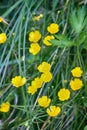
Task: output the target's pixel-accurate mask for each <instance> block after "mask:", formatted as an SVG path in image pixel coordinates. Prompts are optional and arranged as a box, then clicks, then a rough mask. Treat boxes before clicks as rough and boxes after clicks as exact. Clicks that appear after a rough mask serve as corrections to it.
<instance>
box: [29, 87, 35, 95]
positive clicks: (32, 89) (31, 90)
mask: <svg viewBox="0 0 87 130" xmlns="http://www.w3.org/2000/svg"><path fill="white" fill-rule="evenodd" d="M27 92H28V93H29V94H32V95H33V94H35V93H36V92H37V87H36V86H28V91H27Z"/></svg>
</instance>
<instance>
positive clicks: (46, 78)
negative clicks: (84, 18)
mask: <svg viewBox="0 0 87 130" xmlns="http://www.w3.org/2000/svg"><path fill="white" fill-rule="evenodd" d="M41 79H42V80H43V82H45V83H46V82H50V81H51V79H52V73H51V72H47V73H43V74H42V75H41Z"/></svg>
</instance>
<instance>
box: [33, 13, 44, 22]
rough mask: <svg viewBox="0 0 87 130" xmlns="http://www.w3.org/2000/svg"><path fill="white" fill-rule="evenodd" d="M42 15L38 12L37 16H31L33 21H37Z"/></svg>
mask: <svg viewBox="0 0 87 130" xmlns="http://www.w3.org/2000/svg"><path fill="white" fill-rule="evenodd" d="M42 17H43V14H40V15H38V16H34V17H33V20H34V21H39V20H40V19H41V18H42Z"/></svg>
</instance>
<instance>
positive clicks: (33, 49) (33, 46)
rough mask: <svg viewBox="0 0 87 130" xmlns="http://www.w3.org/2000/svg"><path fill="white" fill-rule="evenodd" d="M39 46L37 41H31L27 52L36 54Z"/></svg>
mask: <svg viewBox="0 0 87 130" xmlns="http://www.w3.org/2000/svg"><path fill="white" fill-rule="evenodd" d="M40 48H41V47H40V46H39V44H38V43H32V44H31V45H30V48H29V52H30V53H32V54H33V55H36V54H37V53H38V52H39V51H40Z"/></svg>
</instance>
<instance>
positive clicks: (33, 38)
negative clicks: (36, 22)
mask: <svg viewBox="0 0 87 130" xmlns="http://www.w3.org/2000/svg"><path fill="white" fill-rule="evenodd" d="M40 38H41V34H40V32H39V31H37V30H36V31H32V32H30V33H29V41H30V42H35V43H36V42H38V41H39V40H40Z"/></svg>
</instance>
